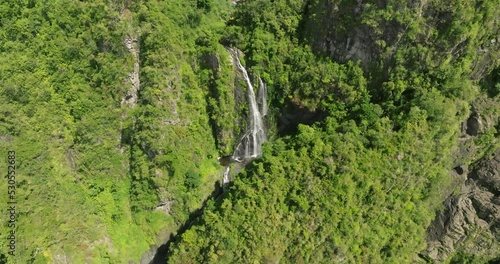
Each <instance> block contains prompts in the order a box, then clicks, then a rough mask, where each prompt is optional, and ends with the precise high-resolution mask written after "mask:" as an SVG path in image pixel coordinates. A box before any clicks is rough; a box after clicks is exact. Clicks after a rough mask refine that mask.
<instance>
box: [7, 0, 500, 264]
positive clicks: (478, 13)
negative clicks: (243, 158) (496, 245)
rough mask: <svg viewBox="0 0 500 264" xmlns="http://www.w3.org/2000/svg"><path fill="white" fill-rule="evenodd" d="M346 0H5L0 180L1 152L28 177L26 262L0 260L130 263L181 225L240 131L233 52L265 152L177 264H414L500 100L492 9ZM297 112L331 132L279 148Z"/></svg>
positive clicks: (475, 4) (189, 238)
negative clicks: (261, 99)
mask: <svg viewBox="0 0 500 264" xmlns="http://www.w3.org/2000/svg"><path fill="white" fill-rule="evenodd" d="M352 2H353V3H351V2H350V1H322V0H310V1H306V0H274V1H267V0H245V1H240V2H239V3H238V4H237V5H236V7H233V4H232V2H231V1H225V0H168V1H159V0H155V1H129V0H116V1H99V0H91V1H84V2H82V1H75V0H58V1H37V0H34V1H24V0H16V1H8V2H7V1H6V2H5V3H3V2H2V3H0V54H1V56H0V62H1V63H0V65H1V66H0V113H1V114H0V152H1V153H3V154H1V155H0V164H2V165H0V171H2V173H3V172H4V169H5V168H6V166H5V164H7V155H6V154H5V153H7V151H8V150H15V151H16V159H17V160H16V161H17V164H18V167H17V172H16V173H17V176H16V180H17V183H18V184H17V192H16V197H17V202H18V204H17V208H18V209H17V210H18V224H17V228H16V229H15V231H16V236H17V248H16V254H17V256H16V257H11V256H9V255H8V253H7V248H6V247H4V246H3V245H2V247H1V248H0V262H2V261H5V257H7V259H8V260H9V261H10V262H12V263H54V262H55V263H59V262H65V261H66V262H68V263H127V262H128V261H129V260H131V261H134V262H138V261H139V259H140V257H141V254H143V253H144V252H146V251H147V250H149V245H151V244H159V243H160V242H164V240H165V239H166V238H167V237H168V235H169V234H170V233H171V232H175V231H176V230H177V229H178V228H179V226H181V225H183V224H186V223H189V222H190V220H189V218H190V214H192V213H193V212H194V211H195V210H196V209H198V208H200V207H201V206H202V203H203V201H204V200H205V199H206V198H207V197H208V196H209V194H210V193H211V192H212V191H213V189H214V183H215V182H216V181H217V180H218V179H219V178H220V176H221V173H222V168H221V167H220V166H219V165H218V164H217V163H216V161H215V158H216V157H217V156H220V155H229V154H230V153H231V152H232V151H233V149H234V145H235V144H236V141H237V140H238V137H239V136H240V133H241V131H242V129H243V128H242V124H243V123H242V120H245V118H244V117H243V118H242V113H243V111H242V110H244V109H243V108H244V106H243V105H242V104H241V102H240V101H238V98H237V96H235V94H236V93H237V92H238V90H239V89H240V87H239V86H241V82H240V81H238V78H236V77H235V76H236V74H235V71H234V67H233V65H232V64H231V62H230V59H229V54H228V53H227V51H226V50H225V48H224V46H225V45H226V46H232V47H237V48H239V49H240V50H242V51H243V53H244V54H245V56H244V58H242V61H243V62H244V64H245V65H246V67H247V68H248V69H249V72H250V73H251V75H252V76H261V77H262V78H263V79H264V81H265V82H266V84H267V85H268V88H269V93H270V94H269V98H270V108H271V113H272V116H271V117H269V120H268V122H270V123H271V124H270V126H271V128H270V131H271V132H272V133H273V134H272V135H271V138H272V140H271V141H270V142H268V143H266V144H265V146H264V154H263V157H262V158H260V159H258V160H256V161H254V162H253V163H251V164H250V165H249V166H247V167H246V168H245V169H244V170H243V171H242V172H241V173H240V174H238V175H236V176H235V180H234V183H232V184H231V186H230V188H229V191H228V192H226V193H224V194H223V195H222V196H220V197H219V198H217V199H210V200H208V202H207V205H206V207H205V208H204V211H203V215H202V216H201V217H199V218H197V219H196V220H195V222H194V224H193V225H192V226H191V227H190V228H188V229H187V231H186V232H184V233H182V234H181V235H180V237H179V238H178V239H177V240H176V241H174V243H172V244H171V247H170V249H169V254H170V255H169V259H168V262H169V263H249V262H257V263H269V262H284V263H331V262H332V261H333V262H341V261H345V262H348V263H365V262H374V263H395V262H403V263H409V262H413V261H415V259H416V258H417V254H418V253H419V252H420V251H421V250H423V249H424V248H425V229H426V227H427V226H428V225H429V223H430V221H431V220H432V219H433V217H434V212H435V210H437V209H439V204H440V203H441V202H442V201H443V199H444V197H445V196H446V195H449V194H450V193H451V192H452V190H451V189H450V181H451V179H450V178H449V173H448V171H449V169H450V168H452V156H453V155H452V153H453V151H455V146H456V144H457V141H456V140H457V137H458V135H459V124H460V122H462V121H463V120H465V119H466V118H467V117H468V115H469V106H470V103H471V102H472V101H473V100H474V99H475V98H477V97H478V96H489V97H490V98H497V99H498V96H500V95H499V94H500V86H499V85H498V74H499V72H500V71H499V62H498V58H499V57H500V54H499V50H500V49H499V48H498V47H499V44H498V42H499V41H500V40H498V34H499V32H500V31H499V28H498V22H497V21H496V20H498V17H500V13H499V12H500V11H499V9H498V6H500V2H499V1H498V0H491V1H479V0H477V1H463V0H454V1H445V0H430V1H423V2H425V3H423V2H422V3H420V2H419V1H413V2H412V1H400V0H390V1H363V3H362V4H360V5H358V3H354V2H356V1H352ZM382 2H383V3H382ZM495 19H496V20H495ZM360 36H361V37H360ZM358 38H361V39H362V40H361V41H359V43H358V45H361V46H362V48H359V49H358V51H352V52H351V50H350V49H349V48H342V47H341V45H344V44H345V43H346V42H349V41H346V40H347V39H349V40H350V41H352V42H355V41H356V39H358ZM127 41H130V42H131V43H134V44H133V46H134V49H135V50H136V52H137V58H136V57H135V56H134V54H133V52H132V51H130V50H129V49H128V48H127V45H125V44H124V43H125V42H127ZM342 43H344V44H342ZM363 45H364V46H363ZM333 46H335V47H333ZM351 46H352V45H351ZM360 50H361V51H360ZM351 53H352V54H354V55H351V56H350V57H349V56H346V54H351ZM134 63H137V65H138V66H139V67H138V68H137V69H135V68H134ZM135 70H137V72H136V73H137V74H138V76H139V80H140V85H139V90H138V91H137V94H136V96H137V98H138V99H137V102H133V103H126V102H125V101H126V100H127V99H126V98H128V97H127V95H130V93H134V91H133V89H131V87H132V83H131V81H130V76H131V75H132V73H133V72H134V71H135ZM288 109H299V110H300V111H304V112H306V111H307V112H317V113H325V116H326V117H325V118H324V119H322V120H321V121H319V122H317V123H315V124H313V125H311V126H307V125H302V124H301V125H299V126H298V128H297V129H296V130H293V129H292V130H289V131H293V132H292V133H290V134H288V135H286V136H283V137H281V138H278V136H277V134H276V133H275V132H276V127H277V124H276V123H277V122H278V121H277V120H280V115H286V113H287V111H288ZM491 109H493V110H491V111H493V112H494V113H499V112H500V111H499V110H498V107H495V106H493V107H491ZM497 129H498V126H497V127H492V128H491V129H490V130H489V131H488V132H487V133H485V135H483V136H481V137H478V139H477V144H478V145H480V146H484V147H488V148H485V150H484V151H482V152H480V153H487V152H491V151H492V149H491V148H494V147H498V140H497V138H498V131H497ZM463 162H465V163H467V162H471V160H465V161H463ZM4 190H5V191H4ZM6 190H7V182H6V181H5V180H3V181H1V183H0V194H1V195H0V203H1V204H2V205H5V204H6V203H7V199H8V197H7V195H5V193H6ZM159 205H161V207H160V208H163V209H162V210H156V208H157V207H158V206H159ZM7 217H8V215H7V214H3V213H2V214H1V216H0V219H1V221H2V226H1V229H0V230H1V236H0V237H1V238H2V241H7V239H6V237H7V234H8V232H9V231H10V229H9V228H8V227H7V223H6V220H5V219H7ZM460 257H462V258H467V259H469V258H470V254H467V253H460V255H457V256H456V257H455V258H454V259H453V261H456V260H457V259H460ZM493 257H495V256H491V258H493ZM488 258H489V257H485V258H484V259H485V260H487V259H488ZM10 262H9V263H10Z"/></svg>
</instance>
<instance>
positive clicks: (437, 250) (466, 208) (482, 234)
mask: <svg viewBox="0 0 500 264" xmlns="http://www.w3.org/2000/svg"><path fill="white" fill-rule="evenodd" d="M499 195H500V150H497V151H496V152H495V153H494V154H493V156H492V157H490V158H487V159H485V160H483V161H481V162H479V163H478V165H477V166H476V169H474V170H472V171H471V172H470V173H469V175H468V179H467V180H466V182H465V184H464V185H463V186H462V188H461V192H460V194H458V195H456V196H451V197H449V198H448V199H447V200H446V201H445V209H444V210H443V211H442V212H440V213H439V214H438V215H437V216H436V218H435V219H434V221H433V223H432V224H431V226H430V227H429V229H428V230H427V241H428V246H427V249H426V250H425V251H424V252H422V255H423V256H424V257H425V258H429V259H432V260H434V261H436V262H443V261H445V260H446V259H448V258H449V257H450V256H451V255H453V253H454V252H455V251H456V250H457V248H462V250H464V251H466V252H473V253H474V255H478V256H491V257H495V256H497V255H499V254H500V196H499Z"/></svg>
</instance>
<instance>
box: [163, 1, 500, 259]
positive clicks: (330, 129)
mask: <svg viewBox="0 0 500 264" xmlns="http://www.w3.org/2000/svg"><path fill="white" fill-rule="evenodd" d="M327 2H328V3H327ZM498 4H499V3H498V1H489V2H484V1H477V2H474V1H473V2H468V1H454V2H448V1H430V2H429V3H428V6H426V7H423V6H412V5H410V4H409V3H408V2H407V1H389V2H388V3H387V4H385V5H384V4H381V3H364V4H363V6H362V10H363V11H362V12H361V13H358V14H357V15H354V14H353V10H356V9H358V10H359V7H356V6H355V5H357V4H350V3H348V2H340V1H257V0H256V1H243V2H241V3H240V4H238V6H237V10H236V12H235V17H234V19H233V20H232V22H231V23H230V25H231V28H232V30H233V31H232V32H238V34H239V35H238V34H234V33H232V35H229V36H228V37H227V38H228V39H231V40H232V41H233V42H232V43H235V45H237V46H239V47H241V48H242V49H243V50H244V52H245V53H246V54H247V57H246V61H247V65H249V66H251V67H252V70H253V71H254V72H255V73H256V74H259V75H261V76H264V77H265V78H266V81H267V82H268V83H269V84H270V85H272V86H273V88H274V89H272V90H273V91H274V93H273V94H272V98H273V103H272V105H273V106H274V107H285V106H286V105H289V104H295V105H298V106H299V107H303V108H306V109H308V110H310V111H314V110H320V111H326V112H327V113H328V117H327V118H326V120H324V121H323V122H320V123H317V124H315V125H313V126H304V125H300V126H299V129H298V131H297V132H296V133H295V134H294V135H290V136H287V137H284V138H280V139H278V140H275V141H274V142H271V143H269V144H267V145H266V149H265V152H264V155H263V158H262V159H260V160H259V161H256V162H254V163H253V164H252V165H251V166H249V167H248V168H247V169H246V171H245V172H242V173H240V174H239V175H238V177H236V180H235V181H234V185H233V186H232V187H231V190H230V191H229V192H228V193H226V194H225V195H224V197H222V198H221V199H218V200H216V201H213V202H211V203H210V204H209V206H208V208H207V209H206V210H205V213H204V215H203V217H202V218H201V219H199V220H198V222H197V224H196V225H194V226H193V227H192V228H191V229H190V230H188V231H187V232H185V233H184V234H183V235H182V237H181V239H180V241H179V243H178V244H177V245H176V246H175V247H174V248H173V249H172V250H171V254H172V256H170V258H169V261H170V263H235V262H237V263H240V262H241V263H253V262H263V263H274V262H285V263H312V262H315V263H316V262H317V263H331V262H332V260H333V262H337V261H338V262H340V261H346V262H348V263H366V262H375V263H397V262H404V263H409V262H413V261H415V258H416V257H417V253H418V252H419V251H421V250H423V249H424V248H425V228H426V227H427V226H428V224H429V223H430V221H431V220H432V218H433V216H434V210H436V209H438V208H437V207H438V206H439V204H440V201H442V200H443V198H444V197H445V196H446V195H448V194H449V193H450V191H451V190H450V187H449V186H450V185H449V181H450V180H451V179H450V177H449V173H448V170H449V168H451V163H452V151H453V149H454V145H455V144H456V139H457V136H458V134H459V131H458V127H459V123H460V122H461V121H463V120H464V119H466V118H467V116H468V114H469V111H468V110H469V109H468V107H469V104H470V102H471V101H472V100H474V99H475V98H476V96H477V95H478V94H479V93H480V88H479V86H478V82H477V79H480V78H481V76H483V75H482V74H484V72H488V71H489V70H491V69H492V68H493V67H495V66H498V60H497V58H498V55H499V53H498V48H495V47H496V46H492V47H490V51H489V52H484V50H482V48H484V46H490V43H495V41H494V39H495V36H497V34H496V33H498V26H497V25H495V23H494V19H495V17H498V15H499V13H498V12H499V11H498V8H497V6H498ZM335 8H337V12H335V11H334V10H335ZM332 13H333V15H332ZM335 14H337V15H338V17H336V16H335ZM354 29H356V30H359V31H361V32H362V34H365V35H368V36H369V38H371V39H370V40H371V42H370V43H369V44H368V45H370V47H369V48H370V49H371V51H372V52H371V54H370V56H372V57H371V58H370V59H368V60H364V61H363V63H364V64H361V63H359V62H356V61H354V62H352V61H349V60H348V61H346V62H345V63H338V62H335V61H332V60H330V58H326V57H325V56H326V55H331V56H333V57H336V56H337V55H339V54H335V52H332V53H331V54H329V53H328V51H325V50H321V45H322V44H323V45H326V44H324V43H321V41H322V38H325V36H331V38H339V39H340V40H342V39H343V38H342V37H348V36H349V34H350V32H352V31H353V30H354ZM330 30H333V31H334V32H335V33H337V34H332V32H331V31H330ZM235 36H236V37H235ZM237 36H243V37H237ZM492 40H493V41H492ZM329 41H332V40H329ZM332 42H335V41H332ZM339 42H340V41H339ZM372 44H373V46H372ZM310 45H312V46H313V47H319V48H316V50H315V51H313V50H312V49H311V48H310V47H311V46H310ZM361 45H362V44H361ZM493 45H495V44H493ZM360 59H363V58H360ZM479 64H481V66H478V65H479ZM495 85H496V84H495V83H493V84H492V85H491V84H490V85H489V86H487V87H496V88H493V89H498V85H497V86H495ZM488 89H490V88H488ZM489 133H492V134H491V135H494V134H496V130H495V129H494V128H493V129H492V130H490V132H489ZM482 138H483V139H484V138H485V137H482ZM494 142H496V140H495V139H494V138H490V140H489V141H488V142H487V144H485V145H486V146H488V147H491V146H492V145H491V144H492V143H494ZM469 162H470V161H469ZM489 257H492V256H489Z"/></svg>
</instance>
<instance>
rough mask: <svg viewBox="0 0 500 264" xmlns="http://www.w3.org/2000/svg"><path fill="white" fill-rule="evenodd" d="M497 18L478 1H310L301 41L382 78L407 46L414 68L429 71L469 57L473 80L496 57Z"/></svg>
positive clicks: (489, 5) (488, 5)
mask: <svg viewBox="0 0 500 264" xmlns="http://www.w3.org/2000/svg"><path fill="white" fill-rule="evenodd" d="M479 14H482V15H479ZM498 15H499V11H498V9H497V8H495V4H494V3H483V2H481V1H470V2H461V1H426V0H412V1H366V0H357V1H352V2H341V1H317V0H310V1H308V4H306V8H305V11H304V20H303V27H304V29H305V30H304V33H303V37H304V40H305V41H306V42H308V43H309V44H310V45H311V46H312V47H313V48H314V49H315V50H316V51H317V52H320V53H323V54H326V55H328V56H330V57H331V58H332V59H334V60H336V61H340V62H346V61H349V60H353V61H358V60H359V61H361V62H362V64H363V65H364V66H365V68H371V67H375V66H378V67H380V66H382V67H383V68H384V69H385V72H384V74H388V72H390V69H391V65H392V64H393V63H394V61H395V60H397V58H396V57H395V55H396V54H397V52H398V50H399V49H401V48H405V47H408V46H414V47H416V48H417V47H418V48H417V50H418V51H417V52H418V53H419V54H418V59H417V61H415V63H419V61H422V62H424V61H427V62H428V61H433V62H432V63H431V64H432V66H437V65H440V64H442V63H448V62H453V61H459V60H461V58H463V57H465V56H471V60H472V67H471V71H470V72H469V73H468V75H469V76H470V78H471V79H474V80H478V79H480V78H482V77H484V75H485V74H487V73H488V72H489V71H491V69H492V67H493V66H494V64H495V61H496V60H497V59H496V58H498V55H499V47H500V45H499V43H500V40H499V39H498V35H499V28H498V23H497V22H495V19H494V17H495V16H497V17H498ZM426 48H429V49H426Z"/></svg>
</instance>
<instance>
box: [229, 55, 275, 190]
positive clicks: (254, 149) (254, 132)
mask: <svg viewBox="0 0 500 264" xmlns="http://www.w3.org/2000/svg"><path fill="white" fill-rule="evenodd" d="M228 50H229V52H230V53H231V56H232V57H233V59H234V61H235V62H236V64H237V66H238V70H239V71H240V72H241V73H242V74H243V78H244V79H245V82H246V84H247V102H248V121H247V129H246V132H245V134H244V135H243V136H242V137H241V139H240V142H239V143H238V145H237V146H236V149H235V150H234V152H233V155H232V157H231V160H234V161H237V162H243V161H250V160H252V159H255V158H258V157H260V156H261V155H262V143H264V142H265V141H266V140H267V137H266V129H265V126H264V120H263V117H264V116H265V115H267V88H266V85H265V84H264V82H263V81H262V79H260V78H259V90H258V94H257V95H258V96H257V98H256V96H255V92H254V88H253V85H252V82H251V81H250V78H249V77H248V73H247V71H246V69H245V67H243V65H241V62H240V59H239V58H238V53H237V52H236V51H234V50H232V49H228ZM257 101H258V102H257ZM259 105H260V110H259ZM230 178H231V177H230V175H229V166H228V167H227V168H226V171H225V172H224V178H223V186H224V185H225V184H227V183H228V182H229V181H230Z"/></svg>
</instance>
